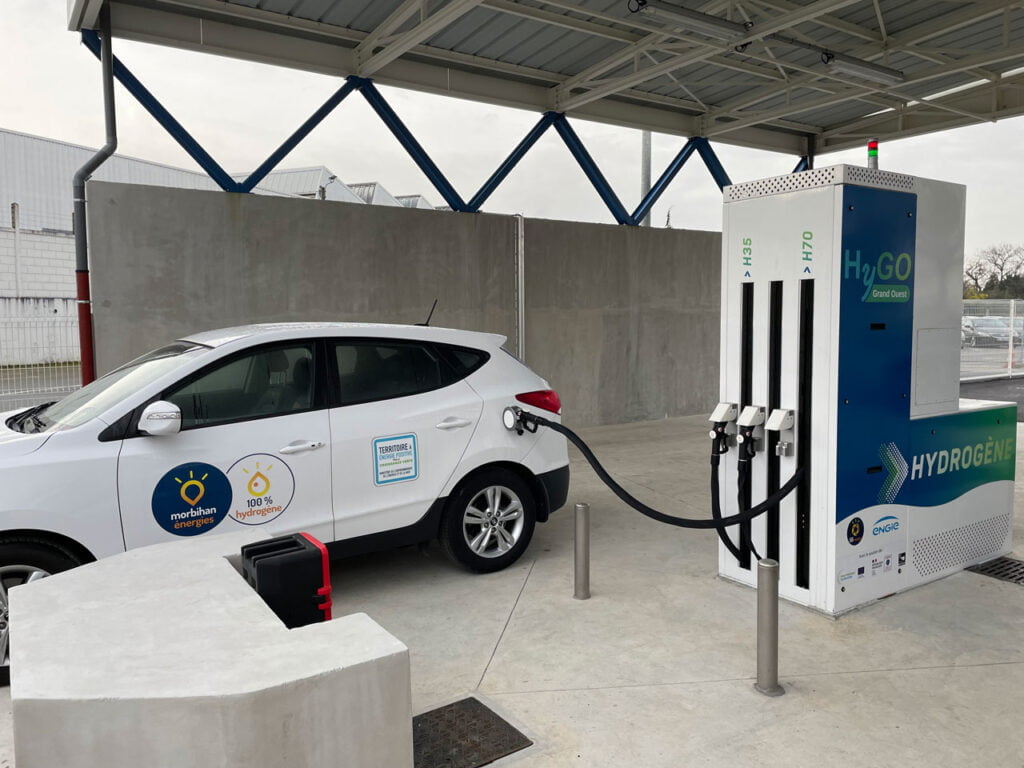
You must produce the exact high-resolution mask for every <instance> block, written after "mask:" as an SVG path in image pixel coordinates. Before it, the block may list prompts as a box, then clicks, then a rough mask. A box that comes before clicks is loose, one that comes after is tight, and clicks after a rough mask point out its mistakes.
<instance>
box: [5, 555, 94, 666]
mask: <svg viewBox="0 0 1024 768" xmlns="http://www.w3.org/2000/svg"><path fill="white" fill-rule="evenodd" d="M81 564H82V563H81V560H80V559H79V558H77V557H76V556H75V555H74V553H72V552H71V551H70V550H68V549H65V548H64V547H62V546H60V545H59V544H55V543H53V542H49V541H45V540H43V539H37V538H30V537H17V538H8V539H0V686H3V685H10V682H11V668H10V651H9V642H8V638H9V636H10V635H9V633H10V625H9V623H8V622H9V618H8V604H7V592H8V590H10V589H12V588H13V587H16V586H19V585H21V584H25V583H26V582H28V581H35V580H36V579H39V578H43V577H45V576H52V575H53V574H55V573H60V572H61V571H66V570H69V569H70V568H74V567H75V566H76V565H81ZM40 574H41V575H40Z"/></svg>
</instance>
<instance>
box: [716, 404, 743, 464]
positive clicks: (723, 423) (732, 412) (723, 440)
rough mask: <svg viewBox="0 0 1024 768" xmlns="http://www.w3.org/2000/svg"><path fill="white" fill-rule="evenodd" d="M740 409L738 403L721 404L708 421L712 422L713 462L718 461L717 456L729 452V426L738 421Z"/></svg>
mask: <svg viewBox="0 0 1024 768" xmlns="http://www.w3.org/2000/svg"><path fill="white" fill-rule="evenodd" d="M738 413H739V408H738V407H737V406H736V403H719V404H718V405H717V406H715V410H713V411H712V412H711V416H710V417H709V418H708V421H710V422H711V431H710V432H709V433H708V437H710V438H711V441H712V442H711V456H712V461H717V460H718V459H717V456H719V455H720V454H723V453H728V452H729V425H730V424H731V423H732V422H734V421H736V416H737V414H738Z"/></svg>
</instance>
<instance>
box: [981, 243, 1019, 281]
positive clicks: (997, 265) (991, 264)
mask: <svg viewBox="0 0 1024 768" xmlns="http://www.w3.org/2000/svg"><path fill="white" fill-rule="evenodd" d="M979 262H980V263H981V264H984V265H985V266H986V267H987V269H988V273H989V278H990V279H995V281H996V282H997V283H1002V282H1003V281H1005V280H1006V278H1008V277H1011V276H1013V275H1016V274H1017V273H1018V272H1019V271H1020V269H1021V266H1022V264H1024V247H1022V246H1019V245H1011V244H1010V243H999V244H998V245H990V246H989V247H988V248H982V249H981V250H980V251H978V253H977V255H976V256H975V257H974V259H973V260H972V263H979Z"/></svg>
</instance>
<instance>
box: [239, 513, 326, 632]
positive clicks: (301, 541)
mask: <svg viewBox="0 0 1024 768" xmlns="http://www.w3.org/2000/svg"><path fill="white" fill-rule="evenodd" d="M242 577H243V578H244V579H245V580H246V581H247V582H248V583H249V586H251V587H252V588H253V589H255V590H256V593H257V594H258V595H259V596H260V597H262V598H263V601H264V602H265V603H266V604H267V605H268V606H270V609H271V610H272V611H273V612H274V613H276V614H277V617H278V618H279V619H281V621H283V622H284V625H285V626H286V627H288V629H294V628H295V627H304V626H306V625H307V624H316V623H317V622H321V621H330V620H331V564H330V561H329V560H328V559H327V547H325V546H324V545H323V543H322V542H320V541H317V539H315V538H313V537H312V536H310V535H309V534H308V533H293V534H291V535H290V536H279V537H278V538H275V539H270V540H268V541H261V542H258V543H256V544H246V545H245V546H244V547H242Z"/></svg>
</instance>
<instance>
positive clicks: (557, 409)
mask: <svg viewBox="0 0 1024 768" xmlns="http://www.w3.org/2000/svg"><path fill="white" fill-rule="evenodd" d="M516 400H518V401H519V402H520V403H526V404H527V405H532V406H533V407H534V408H543V409H544V410H545V411H551V413H555V414H559V413H561V412H562V400H561V399H560V398H559V397H558V393H557V392H555V390H553V389H541V390H538V391H536V392H523V394H521V395H516Z"/></svg>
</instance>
